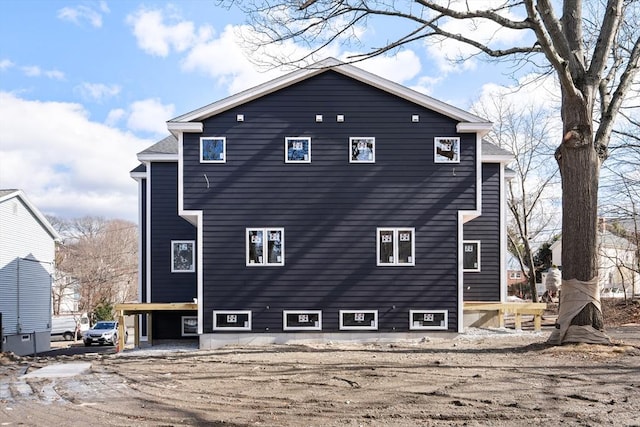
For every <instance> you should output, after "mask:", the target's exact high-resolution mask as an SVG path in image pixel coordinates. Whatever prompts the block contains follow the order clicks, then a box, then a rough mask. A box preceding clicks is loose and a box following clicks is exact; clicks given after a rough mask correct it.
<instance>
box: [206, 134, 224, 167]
mask: <svg viewBox="0 0 640 427" xmlns="http://www.w3.org/2000/svg"><path fill="white" fill-rule="evenodd" d="M226 155H227V138H226V137H224V136H213V137H209V136H207V137H202V138H200V163H225V162H226V161H227V160H226V159H227V156H226Z"/></svg>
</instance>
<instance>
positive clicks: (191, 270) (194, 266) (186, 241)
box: [171, 240, 196, 273]
mask: <svg viewBox="0 0 640 427" xmlns="http://www.w3.org/2000/svg"><path fill="white" fill-rule="evenodd" d="M183 243H190V244H191V251H192V252H191V268H189V269H188V270H176V266H175V263H174V262H173V260H174V257H175V253H174V249H175V245H176V244H183ZM195 250H196V244H195V241H193V240H172V241H171V272H172V273H194V272H195V271H196V259H195V255H194V254H193V251H195Z"/></svg>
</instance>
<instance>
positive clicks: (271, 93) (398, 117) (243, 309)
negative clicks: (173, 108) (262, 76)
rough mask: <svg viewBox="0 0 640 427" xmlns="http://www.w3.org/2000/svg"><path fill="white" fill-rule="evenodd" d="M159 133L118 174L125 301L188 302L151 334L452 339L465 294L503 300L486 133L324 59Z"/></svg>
mask: <svg viewBox="0 0 640 427" xmlns="http://www.w3.org/2000/svg"><path fill="white" fill-rule="evenodd" d="M168 128H169V131H170V132H171V136H169V137H167V138H165V139H163V140H162V141H160V142H158V143H157V144H155V145H153V146H152V147H150V148H148V149H147V150H145V151H143V152H141V153H139V155H138V159H139V160H140V162H141V165H140V166H139V167H138V168H136V169H134V171H133V172H132V176H133V177H134V178H135V179H136V180H137V181H138V182H139V184H140V185H139V190H140V236H141V245H140V248H141V251H140V253H141V259H140V280H141V284H140V285H141V286H140V301H141V302H142V303H179V302H193V301H196V302H197V309H196V310H192V311H189V310H186V311H185V310H168V311H162V312H157V313H154V314H153V326H152V331H149V332H152V335H153V337H154V338H171V339H174V338H179V337H183V336H199V339H200V345H201V347H203V348H208V347H213V346H218V345H221V344H225V343H230V342H245V341H246V342H248V341H252V342H287V341H291V340H298V339H317V340H322V339H328V338H330V339H332V340H335V339H340V338H349V339H361V340H367V339H380V338H381V337H392V338H393V337H395V338H399V337H401V336H407V337H410V336H413V335H418V334H420V335H424V333H425V331H449V332H460V331H462V329H463V327H464V325H465V319H464V318H463V313H464V310H463V305H464V301H465V300H466V301H496V302H499V301H504V299H505V297H506V228H505V224H504V218H505V207H504V202H503V199H504V194H503V193H504V189H503V187H504V182H505V180H506V176H505V175H506V173H505V165H506V163H508V162H509V161H510V160H511V159H512V156H511V155H510V154H509V153H508V152H506V151H504V150H502V149H500V148H498V147H496V146H493V145H491V144H488V143H486V142H483V141H482V137H483V136H484V135H485V134H486V133H487V132H488V131H489V130H490V128H491V123H488V122H486V121H485V120H483V119H481V118H479V117H477V116H475V115H472V114H470V113H468V112H465V111H462V110H460V109H458V108H455V107H453V106H451V105H447V104H445V103H442V102H440V101H437V100H435V99H433V98H431V97H428V96H425V95H422V94H420V93H418V92H415V91H413V90H410V89H408V88H406V87H403V86H401V85H398V84H396V83H393V82H391V81H388V80H386V79H383V78H381V77H378V76H376V75H373V74H371V73H368V72H365V71H363V70H361V69H359V68H357V67H355V66H353V65H347V64H343V63H341V62H339V61H336V60H333V59H328V60H325V61H322V62H320V63H318V64H316V65H315V66H313V67H310V68H307V69H303V70H298V71H295V72H292V73H290V74H287V75H285V76H283V77H281V78H278V79H276V80H273V81H270V82H268V83H265V84H263V85H260V86H258V87H255V88H253V89H250V90H247V91H244V92H241V93H239V94H237V95H233V96H230V97H228V98H225V99H222V100H220V101H218V102H215V103H213V104H210V105H207V106H205V107H202V108H200V109H198V110H196V111H193V112H190V113H187V114H185V115H182V116H179V117H177V118H175V119H173V120H170V121H169V122H168ZM467 323H468V322H467ZM143 326H144V328H143V334H145V333H148V332H145V330H146V325H143ZM399 334H402V335H399Z"/></svg>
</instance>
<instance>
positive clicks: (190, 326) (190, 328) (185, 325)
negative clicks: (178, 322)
mask: <svg viewBox="0 0 640 427" xmlns="http://www.w3.org/2000/svg"><path fill="white" fill-rule="evenodd" d="M194 335H198V317H197V316H182V336H183V337H191V336H194Z"/></svg>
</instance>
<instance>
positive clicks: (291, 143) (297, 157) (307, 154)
mask: <svg viewBox="0 0 640 427" xmlns="http://www.w3.org/2000/svg"><path fill="white" fill-rule="evenodd" d="M284 161H285V163H311V138H310V137H307V136H297V137H286V138H285V139H284Z"/></svg>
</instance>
